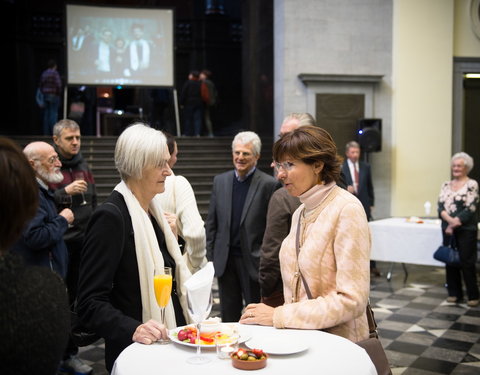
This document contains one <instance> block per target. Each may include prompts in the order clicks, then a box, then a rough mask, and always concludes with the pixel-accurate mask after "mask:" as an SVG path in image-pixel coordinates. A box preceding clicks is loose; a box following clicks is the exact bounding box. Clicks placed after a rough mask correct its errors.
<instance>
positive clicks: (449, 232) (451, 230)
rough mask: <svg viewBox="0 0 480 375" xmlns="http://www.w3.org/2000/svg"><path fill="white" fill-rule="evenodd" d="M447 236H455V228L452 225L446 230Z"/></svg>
mask: <svg viewBox="0 0 480 375" xmlns="http://www.w3.org/2000/svg"><path fill="white" fill-rule="evenodd" d="M445 234H448V235H449V236H451V235H452V234H453V227H452V226H451V225H449V226H448V227H447V228H446V229H445Z"/></svg>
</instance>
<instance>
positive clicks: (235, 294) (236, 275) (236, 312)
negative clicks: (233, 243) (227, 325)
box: [218, 255, 260, 322]
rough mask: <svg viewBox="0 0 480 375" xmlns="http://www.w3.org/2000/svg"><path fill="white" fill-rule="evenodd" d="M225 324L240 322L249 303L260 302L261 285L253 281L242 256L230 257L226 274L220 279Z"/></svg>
mask: <svg viewBox="0 0 480 375" xmlns="http://www.w3.org/2000/svg"><path fill="white" fill-rule="evenodd" d="M218 290H219V293H220V311H221V313H222V321H223V322H238V321H239V320H240V316H241V315H242V310H243V307H244V301H245V305H248V304H249V303H258V302H260V284H259V283H258V282H257V281H255V280H252V279H251V278H250V276H249V274H248V271H247V270H246V269H245V266H244V264H243V259H242V257H241V256H232V255H231V256H229V257H228V261H227V266H226V268H225V272H224V273H223V275H222V276H220V277H219V278H218Z"/></svg>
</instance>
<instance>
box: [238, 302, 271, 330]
mask: <svg viewBox="0 0 480 375" xmlns="http://www.w3.org/2000/svg"><path fill="white" fill-rule="evenodd" d="M273 310H274V308H273V307H271V306H268V305H265V304H264V303H251V304H249V305H247V307H245V310H244V312H243V315H242V316H241V317H240V320H239V323H242V324H260V325H262V326H273Z"/></svg>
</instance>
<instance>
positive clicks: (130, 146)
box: [115, 122, 170, 180]
mask: <svg viewBox="0 0 480 375" xmlns="http://www.w3.org/2000/svg"><path fill="white" fill-rule="evenodd" d="M169 158H170V154H169V152H168V147H167V139H166V138H165V135H163V133H162V132H161V131H160V130H155V129H153V128H151V127H149V126H148V125H145V124H143V123H140V122H137V123H134V124H132V125H130V126H129V127H128V128H126V129H125V130H124V131H123V132H122V134H120V137H118V140H117V144H116V145H115V167H116V168H117V170H118V172H119V173H120V176H121V178H122V180H128V179H129V178H133V179H136V180H138V179H141V178H142V173H143V171H144V169H145V168H148V167H158V166H163V165H165V164H166V163H167V161H168V159H169Z"/></svg>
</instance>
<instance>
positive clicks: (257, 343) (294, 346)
mask: <svg viewBox="0 0 480 375" xmlns="http://www.w3.org/2000/svg"><path fill="white" fill-rule="evenodd" d="M245 345H246V346H247V347H248V348H250V349H262V350H263V351H264V352H265V353H268V354H278V355H284V354H294V353H299V352H303V351H304V350H307V349H308V344H307V343H305V342H302V341H298V340H289V339H288V338H287V337H286V336H285V337H284V338H281V337H278V335H277V336H264V337H252V338H251V339H250V340H248V341H247V342H246V343H245Z"/></svg>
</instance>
